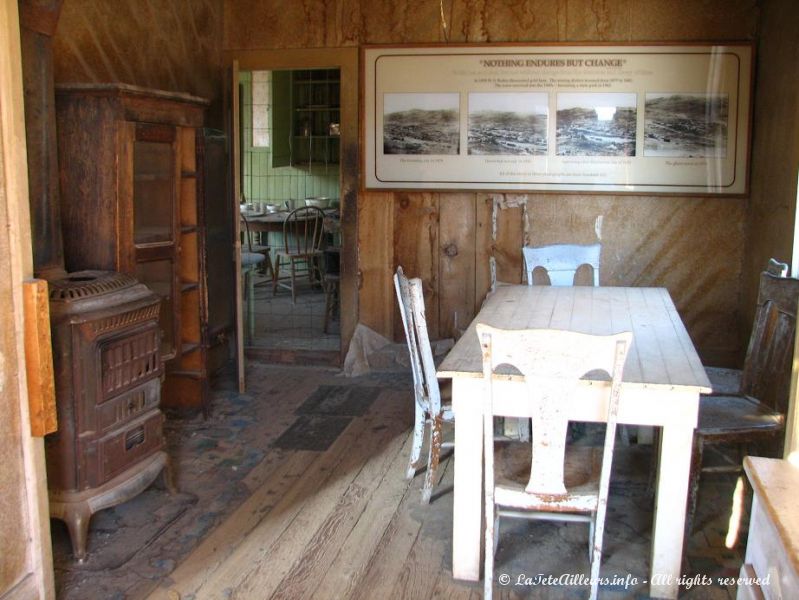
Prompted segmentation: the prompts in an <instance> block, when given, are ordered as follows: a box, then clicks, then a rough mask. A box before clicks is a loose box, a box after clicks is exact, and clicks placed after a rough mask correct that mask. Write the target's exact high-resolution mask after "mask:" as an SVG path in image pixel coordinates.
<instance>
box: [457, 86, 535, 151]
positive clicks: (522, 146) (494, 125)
mask: <svg viewBox="0 0 799 600" xmlns="http://www.w3.org/2000/svg"><path fill="white" fill-rule="evenodd" d="M468 105H469V135H468V140H469V141H468V145H469V154H504V155H515V154H520V155H525V154H526V155H546V153H547V122H548V116H549V95H548V94H546V93H534V92H533V93H526V92H521V93H491V92H489V93H483V92H475V93H471V94H469V101H468Z"/></svg>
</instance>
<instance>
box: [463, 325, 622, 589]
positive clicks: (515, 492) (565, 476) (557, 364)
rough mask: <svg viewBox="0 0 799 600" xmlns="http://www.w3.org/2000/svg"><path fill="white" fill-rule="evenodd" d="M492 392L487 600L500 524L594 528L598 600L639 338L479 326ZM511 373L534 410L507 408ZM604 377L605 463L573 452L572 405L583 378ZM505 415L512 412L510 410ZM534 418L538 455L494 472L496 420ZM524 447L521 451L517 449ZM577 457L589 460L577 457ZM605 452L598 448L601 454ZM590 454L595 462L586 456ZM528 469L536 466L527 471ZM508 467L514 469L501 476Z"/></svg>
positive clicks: (487, 448)
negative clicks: (507, 520) (504, 389)
mask: <svg viewBox="0 0 799 600" xmlns="http://www.w3.org/2000/svg"><path fill="white" fill-rule="evenodd" d="M477 335H478V338H479V340H480V346H481V348H482V353H483V382H484V385H485V393H484V395H483V397H484V404H483V414H484V415H488V416H487V417H486V418H484V434H483V437H484V439H483V443H484V452H485V580H484V589H485V598H486V599H490V598H491V595H492V592H493V570H494V553H495V551H496V546H497V543H498V540H499V517H521V518H533V519H551V520H561V521H586V522H588V523H589V526H590V534H589V535H590V538H591V539H590V540H589V542H590V545H589V556H590V557H591V581H592V582H593V583H592V584H591V596H590V597H591V598H592V599H594V598H596V595H597V583H596V581H597V577H598V576H599V565H600V561H601V558H602V537H603V533H604V523H605V512H606V509H607V497H608V484H609V482H610V472H611V465H612V460H613V448H614V442H615V439H616V417H617V412H618V403H619V393H620V389H621V380H622V371H623V368H624V361H625V359H626V357H627V351H628V350H629V347H630V344H631V343H632V333H629V332H626V333H619V334H617V335H611V336H594V335H588V334H582V333H575V332H571V331H557V330H551V329H528V330H520V331H508V330H502V329H496V328H493V327H489V326H488V325H484V324H478V325H477ZM506 365H509V366H511V367H514V368H515V369H517V370H518V371H519V372H520V373H521V376H522V377H524V380H525V383H526V384H527V389H528V390H529V398H530V401H529V403H527V404H526V406H525V407H523V408H522V407H520V406H518V404H515V405H514V406H510V407H506V406H505V405H504V403H503V401H502V400H503V398H502V395H501V391H500V390H495V387H497V388H498V387H499V385H501V383H500V384H499V385H497V383H498V382H499V381H500V380H501V379H502V378H503V377H504V378H507V377H508V373H509V372H512V371H510V370H509V369H508V368H507V366H506ZM596 370H600V371H605V372H606V373H607V374H608V375H610V383H609V384H605V385H603V384H602V383H592V384H590V385H597V386H603V388H604V391H606V392H607V394H608V413H607V430H606V433H605V444H604V448H603V450H602V454H601V458H600V457H598V456H596V453H595V452H594V450H595V449H594V448H591V447H582V448H573V447H571V446H570V447H569V451H567V446H566V430H567V426H568V412H569V403H570V402H571V398H572V396H573V394H574V392H575V390H576V388H577V387H578V386H581V385H589V384H588V383H586V382H581V381H580V378H581V377H582V376H583V375H585V374H586V373H587V372H589V371H596ZM506 408H508V409H510V410H505V409H506ZM520 410H524V411H525V412H527V414H526V415H525V416H529V417H530V418H532V420H533V431H534V432H535V434H534V435H533V437H532V442H531V446H532V455H530V454H528V453H527V452H525V453H524V458H525V459H527V460H526V462H522V461H518V460H513V458H514V457H513V455H512V453H510V452H508V454H509V457H510V458H511V460H510V461H506V460H503V459H504V458H505V457H503V456H501V455H499V453H498V456H497V460H496V468H495V448H494V437H493V434H494V424H493V418H492V417H493V416H494V415H498V416H503V415H508V414H512V415H514V416H519V411H520ZM518 446H519V445H518V444H516V447H518ZM572 450H576V451H578V452H579V451H580V450H582V451H583V452H582V453H581V455H580V456H577V457H575V456H573V452H572ZM596 450H598V448H597V449H596ZM585 451H587V452H589V453H590V454H593V455H594V456H590V455H589V456H588V457H586V456H585ZM528 465H529V466H528ZM502 467H509V468H502Z"/></svg>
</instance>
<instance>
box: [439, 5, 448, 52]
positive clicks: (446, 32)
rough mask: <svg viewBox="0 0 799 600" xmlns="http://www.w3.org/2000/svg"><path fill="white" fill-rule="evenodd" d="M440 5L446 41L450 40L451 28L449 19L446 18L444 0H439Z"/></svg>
mask: <svg viewBox="0 0 799 600" xmlns="http://www.w3.org/2000/svg"><path fill="white" fill-rule="evenodd" d="M438 6H439V8H440V9H441V28H442V29H443V31H444V41H445V42H449V29H448V26H447V20H446V19H445V18H444V0H438Z"/></svg>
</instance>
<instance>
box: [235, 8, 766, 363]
mask: <svg viewBox="0 0 799 600" xmlns="http://www.w3.org/2000/svg"><path fill="white" fill-rule="evenodd" d="M443 8H444V16H445V20H446V22H447V29H446V30H445V29H444V27H443V26H442V23H441V19H440V14H439V13H440V4H439V2H436V1H434V0H427V1H424V2H422V1H417V0H369V1H368V2H367V1H366V0H335V1H327V2H325V1H323V0H317V1H312V0H304V1H301V2H295V3H288V4H287V3H285V2H277V1H272V2H264V1H262V0H225V37H224V47H225V49H226V50H235V49H255V48H296V47H324V46H327V47H335V46H352V45H359V44H371V43H396V44H403V43H427V42H444V41H450V42H592V41H601V42H637V41H642V42H645V41H655V42H656V41H669V42H691V41H715V40H719V41H723V40H739V41H740V40H754V39H755V36H756V29H757V23H758V14H759V9H758V2H756V1H755V0H746V1H743V0H738V1H731V0H706V1H703V2H695V1H694V0H676V1H671V2H666V1H664V0H636V1H632V0H527V1H525V0H518V1H512V0H505V1H501V2H500V1H489V0H444V2H443ZM345 85H346V82H345ZM349 85H355V83H354V82H350V83H349ZM746 219H747V199H746V198H706V197H691V196H678V197H674V196H669V197H664V196H660V197H653V196H618V195H617V196H614V195H601V196H599V195H587V194H551V195H549V194H529V195H522V196H510V195H496V196H493V195H490V194H474V193H465V194H464V193H459V194H454V193H417V192H413V193H375V192H362V193H361V194H360V196H359V200H358V244H359V246H358V253H359V264H358V267H359V269H360V273H361V288H360V295H359V319H360V321H362V322H363V323H365V324H366V325H369V326H370V327H372V328H374V329H376V330H377V331H379V332H381V333H383V334H384V335H387V336H389V337H395V338H396V337H398V336H400V335H401V331H402V327H401V325H400V324H399V321H398V318H399V317H398V313H397V311H396V308H395V300H394V297H393V288H392V285H391V274H392V271H393V270H394V268H395V267H396V265H398V264H401V265H403V267H404V268H405V271H406V273H408V274H409V275H412V276H420V277H422V278H423V279H424V282H425V291H426V294H425V296H426V298H425V300H426V302H427V311H428V323H429V324H430V325H431V328H432V333H433V335H435V336H441V337H444V336H451V335H454V334H456V333H457V330H458V329H459V328H463V327H465V325H466V324H468V323H469V320H470V319H471V318H472V317H473V316H474V314H475V311H476V310H477V309H478V308H479V306H480V303H481V302H482V299H483V297H484V295H485V293H486V291H487V289H488V287H489V285H490V281H491V277H492V275H491V273H492V268H493V269H495V272H496V276H497V278H498V279H499V280H502V281H519V280H520V277H521V250H520V249H521V246H522V244H523V243H532V244H545V243H552V242H591V241H593V240H595V239H596V238H597V232H599V233H600V234H601V241H602V244H603V252H602V264H603V266H602V273H601V283H602V284H603V285H614V284H615V285H655V286H665V287H667V288H668V289H669V291H670V292H671V294H672V296H673V297H674V299H675V302H676V304H677V306H678V308H679V310H680V312H681V314H682V316H683V318H684V319H685V321H686V324H687V326H688V329H689V331H690V333H691V335H692V337H693V339H694V341H695V342H696V344H697V345H698V347H699V349H700V352H701V354H702V356H703V358H705V359H706V360H707V361H709V362H712V363H716V364H734V363H735V362H737V360H738V357H739V354H740V352H741V347H742V340H741V338H742V336H743V335H744V333H743V332H742V329H744V328H742V326H741V318H740V315H741V305H740V297H741V275H742V265H743V261H744V239H745V238H744V236H745V224H746ZM600 224H601V227H600ZM492 264H493V265H494V266H493V267H492V266H491V265H492Z"/></svg>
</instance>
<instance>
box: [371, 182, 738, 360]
mask: <svg viewBox="0 0 799 600" xmlns="http://www.w3.org/2000/svg"><path fill="white" fill-rule="evenodd" d="M359 206H360V212H359V220H358V230H359V257H360V264H361V270H362V285H361V290H360V297H361V321H362V322H364V323H365V324H366V325H368V326H370V327H372V328H373V329H375V330H377V331H378V332H380V333H381V334H383V335H385V336H387V337H389V338H394V339H396V340H399V339H401V336H402V323H401V321H400V316H399V312H398V310H397V309H396V307H395V302H394V299H393V289H392V287H391V275H392V272H393V271H394V269H395V268H396V266H397V265H402V267H403V269H404V270H405V272H406V274H408V275H409V276H412V277H421V278H422V280H423V281H424V289H425V305H426V308H427V318H428V325H429V327H430V333H431V336H432V337H434V338H443V337H457V335H458V334H459V331H458V330H459V329H464V328H465V326H466V325H468V323H469V321H470V320H471V319H472V317H473V316H474V315H475V313H476V311H477V310H479V308H480V305H481V303H482V301H483V299H484V298H485V294H486V292H487V291H488V289H489V287H490V285H491V283H492V281H494V280H497V281H502V282H508V283H520V282H521V281H522V272H523V268H522V256H521V247H522V246H523V245H525V244H530V245H542V244H551V243H558V242H570V243H581V244H586V243H592V242H594V241H596V240H599V241H601V243H602V259H601V260H602V267H601V269H600V271H601V272H600V284H601V285H625V286H658V287H666V288H668V289H669V291H670V292H671V295H672V297H673V298H674V300H675V303H676V304H677V307H678V309H679V310H680V313H681V314H682V316H683V319H684V320H685V322H686V325H687V327H688V330H689V332H690V333H691V335H692V337H693V339H694V341H695V343H697V345H698V346H699V348H700V351H701V352H702V353H703V355H705V356H706V357H708V360H712V361H713V362H715V363H717V364H729V363H732V362H734V361H735V360H736V358H737V353H738V351H739V349H740V339H739V338H740V326H739V323H738V317H737V315H738V312H737V311H738V300H739V281H740V272H741V263H742V260H743V222H744V212H745V211H744V203H743V202H742V201H741V200H734V199H718V198H676V197H645V196H570V195H563V194H557V195H555V194H550V195H546V194H529V195H519V194H517V195H512V194H479V193H478V194H465V193H458V194H455V193H404V192H395V193H374V192H365V193H362V194H361V197H360V202H359ZM492 263H494V266H493V267H492ZM492 272H493V273H492Z"/></svg>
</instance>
